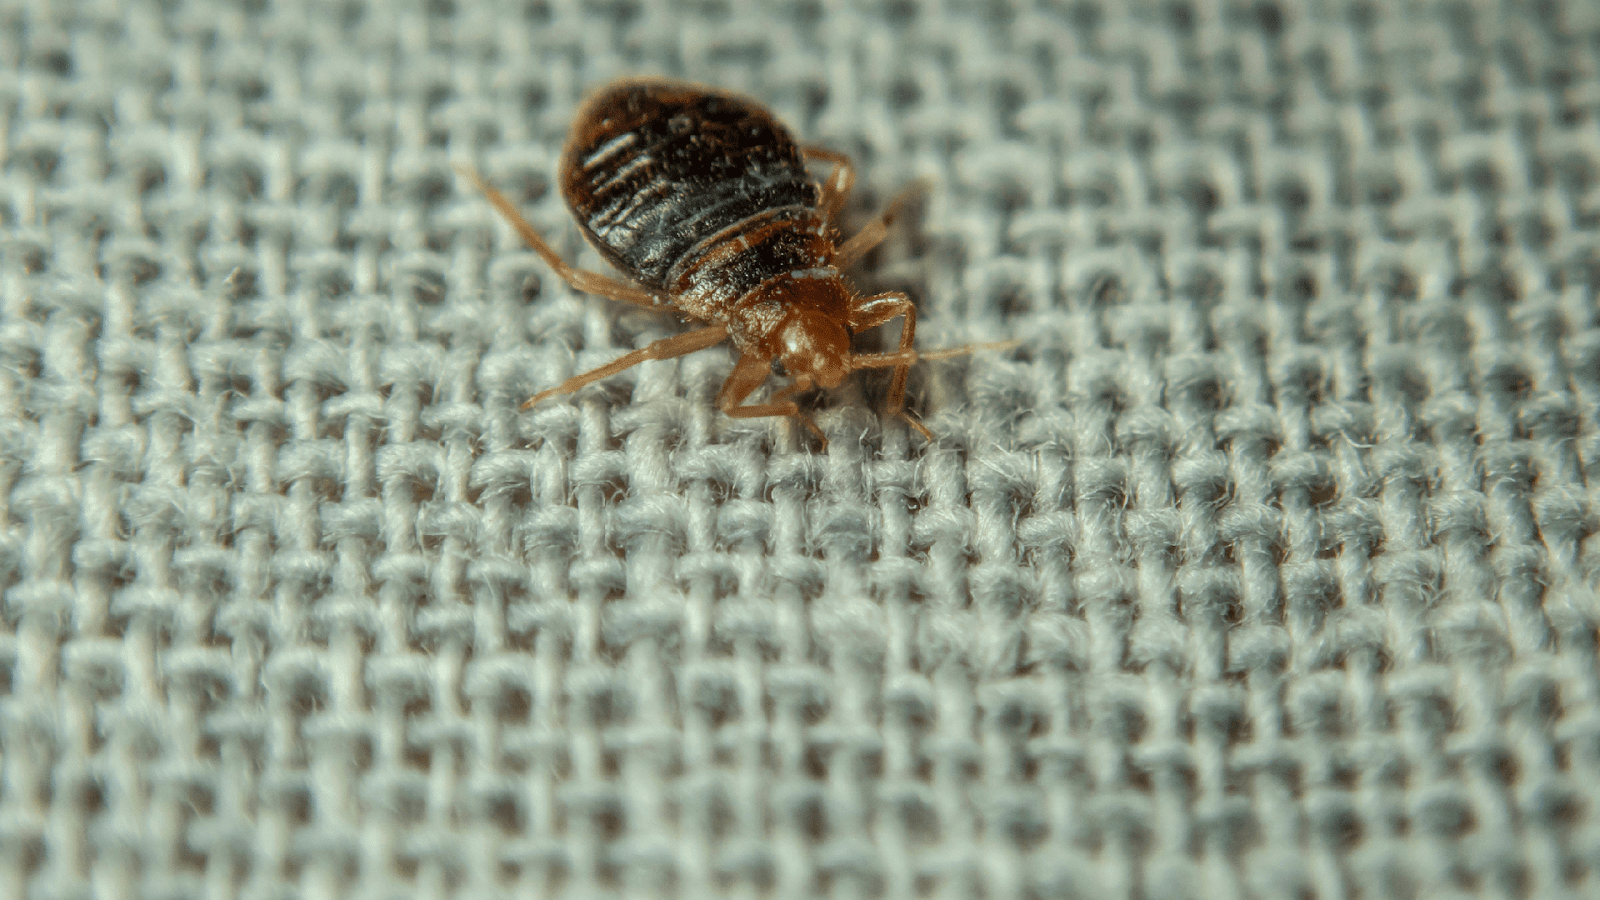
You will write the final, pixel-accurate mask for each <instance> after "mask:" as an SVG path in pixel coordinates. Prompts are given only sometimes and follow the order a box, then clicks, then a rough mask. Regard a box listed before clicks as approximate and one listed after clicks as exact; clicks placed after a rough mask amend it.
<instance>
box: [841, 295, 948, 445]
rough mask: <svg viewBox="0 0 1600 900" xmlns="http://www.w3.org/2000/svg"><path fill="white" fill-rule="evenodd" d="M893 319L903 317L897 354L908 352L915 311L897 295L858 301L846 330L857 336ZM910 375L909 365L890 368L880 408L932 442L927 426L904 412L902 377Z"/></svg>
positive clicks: (913, 333) (914, 328) (914, 329)
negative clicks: (903, 421) (884, 396)
mask: <svg viewBox="0 0 1600 900" xmlns="http://www.w3.org/2000/svg"><path fill="white" fill-rule="evenodd" d="M895 316H904V317H905V325H904V327H902V328H901V329H900V347H899V348H898V349H899V350H900V352H902V353H903V352H905V351H907V350H910V349H911V345H912V343H913V342H914V341H915V340H916V339H917V307H916V305H915V304H913V303H912V302H911V298H910V297H907V296H906V295H905V294H902V293H901V292H899V291H890V292H889V293H887V294H874V295H872V296H870V297H860V298H858V299H857V300H856V301H855V303H854V304H852V305H851V307H850V330H851V332H860V331H863V330H865V329H868V328H875V327H877V326H879V325H882V324H884V323H886V322H888V321H889V320H890V319H893V318H894V317H895ZM910 372H911V364H910V363H907V364H905V365H903V366H895V367H894V377H893V378H892V379H890V381H889V396H888V398H887V399H886V401H885V403H884V405H885V407H886V409H887V411H888V413H889V414H890V415H896V416H903V417H904V418H905V420H906V421H907V422H909V423H911V427H912V428H915V429H916V430H917V431H918V432H919V433H921V435H922V436H923V437H925V438H927V439H928V440H930V441H932V440H933V432H931V431H929V430H928V426H926V425H924V424H922V423H921V422H918V421H917V420H916V419H913V418H911V414H910V413H908V412H906V376H907V375H909V374H910Z"/></svg>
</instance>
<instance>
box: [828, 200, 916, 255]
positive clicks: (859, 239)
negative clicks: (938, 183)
mask: <svg viewBox="0 0 1600 900" xmlns="http://www.w3.org/2000/svg"><path fill="white" fill-rule="evenodd" d="M927 189H928V183H927V182H926V181H923V180H918V181H914V182H912V183H911V185H910V186H909V187H907V188H906V189H905V190H903V191H901V192H900V196H898V197H896V198H894V200H892V201H891V202H890V203H889V206H888V207H887V208H885V209H884V211H883V214H882V215H880V216H878V218H876V219H874V220H872V221H871V222H868V223H867V225H866V227H864V228H862V229H861V230H860V231H858V232H856V234H855V237H852V238H851V239H850V240H848V241H845V242H844V244H843V245H842V246H840V247H839V252H837V253H835V254H834V255H833V264H834V265H835V266H838V267H839V268H841V269H843V268H845V267H846V266H849V265H850V264H851V263H853V262H855V261H856V260H858V259H860V258H861V257H863V256H866V255H867V251H868V250H871V249H872V248H873V247H876V246H878V245H879V244H881V243H883V239H884V238H886V237H888V236H889V226H890V225H893V224H894V220H895V217H896V216H898V215H900V213H902V212H904V211H905V208H906V206H907V205H909V204H910V203H911V201H913V200H915V199H916V198H917V197H918V195H920V194H922V193H923V192H924V191H926V190H927Z"/></svg>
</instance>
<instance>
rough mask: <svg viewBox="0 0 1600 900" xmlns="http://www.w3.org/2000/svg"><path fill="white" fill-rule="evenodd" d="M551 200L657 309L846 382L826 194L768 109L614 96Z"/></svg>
mask: <svg viewBox="0 0 1600 900" xmlns="http://www.w3.org/2000/svg"><path fill="white" fill-rule="evenodd" d="M561 192H562V196H563V197H564V198H565V199H566V201H567V206H568V207H570V208H571V209H572V212H573V214H574V215H575V216H576V217H577V219H578V222H579V224H580V225H581V226H582V227H583V230H584V234H585V236H586V237H588V239H589V241H590V242H591V243H592V244H593V245H594V246H595V247H597V248H598V249H599V250H600V252H601V253H602V254H603V255H605V256H606V258H607V259H608V260H609V261H610V262H611V263H612V264H613V265H615V266H616V267H617V268H618V269H620V270H622V271H623V272H626V273H628V274H629V275H631V276H633V277H634V279H635V280H636V281H637V282H638V283H639V284H640V285H641V286H643V287H645V288H647V289H649V290H651V291H653V292H656V293H657V295H658V297H660V298H662V300H663V302H665V303H670V305H671V306H673V307H675V308H676V309H678V310H679V311H680V312H682V313H684V314H685V315H688V316H692V317H694V318H696V319H700V320H701V321H704V322H715V323H722V324H726V325H727V326H728V336H729V337H730V338H731V339H732V340H733V343H734V346H736V347H737V348H738V349H739V351H740V352H741V353H746V354H755V355H757V356H767V357H769V358H770V357H778V358H780V359H782V361H783V363H784V366H785V368H786V369H787V370H788V371H789V372H790V373H791V374H794V375H800V376H803V375H805V374H809V375H811V377H812V378H813V379H814V380H815V381H816V382H817V383H819V384H821V385H822V386H823V387H833V386H835V385H837V384H838V383H839V381H841V380H842V379H843V378H844V375H845V374H846V372H847V371H848V369H847V367H846V365H845V359H846V358H847V357H848V356H849V354H850V334H849V332H848V330H847V329H846V328H845V327H844V326H843V325H841V323H843V322H846V321H847V320H848V314H849V302H850V298H851V294H852V293H853V292H852V291H850V290H849V288H848V287H847V286H846V285H845V282H844V278H843V276H842V275H840V273H839V271H838V269H836V268H834V266H833V257H834V253H835V247H834V243H833V240H832V239H831V238H830V237H829V236H828V234H827V223H825V222H824V221H823V214H822V209H821V201H822V189H821V187H820V186H819V185H818V184H817V181H816V180H815V179H814V178H813V177H812V176H811V173H810V172H809V171H808V170H807V169H806V163H805V158H804V156H803V155H802V154H801V152H800V148H799V147H798V146H797V145H796V144H795V141H794V139H793V138H792V137H791V136H790V135H789V132H788V131H787V130H786V129H785V128H784V127H783V126H782V125H781V124H779V123H778V122H777V121H776V120H775V119H773V117H772V116H771V115H770V114H768V113H767V111H766V110H764V109H762V108H761V107H759V106H757V105H756V104H754V103H752V102H750V101H748V100H746V99H744V98H742V97H736V96H730V95H726V94H717V93H711V92H708V91H705V90H700V89H696V88H693V87H689V86H686V85H673V84H663V83H658V82H629V83H624V84H620V85H617V86H614V87H612V88H611V89H609V90H607V91H604V92H602V93H601V94H599V95H598V96H596V97H595V98H594V99H593V100H591V101H590V102H589V104H588V105H587V106H586V107H585V108H584V110H583V112H581V113H580V114H579V115H578V117H577V119H576V121H575V122H574V123H573V132H572V138H571V139H570V140H569V141H568V143H567V147H566V150H565V152H564V153H563V154H562V163H561ZM775 351H776V352H775ZM807 353H809V354H810V356H811V358H810V359H807V358H805V356H806V354H807Z"/></svg>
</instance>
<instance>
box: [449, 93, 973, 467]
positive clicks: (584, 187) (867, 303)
mask: <svg viewBox="0 0 1600 900" xmlns="http://www.w3.org/2000/svg"><path fill="white" fill-rule="evenodd" d="M808 159H810V160H812V161H822V162H826V163H831V164H832V165H833V167H834V170H833V173H832V175H831V176H830V177H829V178H828V179H827V181H825V182H823V183H820V184H819V183H818V182H817V181H816V180H815V179H814V178H813V177H812V176H811V174H810V172H809V171H808V170H807V168H806V162H807V160H808ZM463 173H464V174H466V175H467V176H468V177H469V178H471V179H472V180H473V181H474V183H476V184H477V186H478V187H479V188H480V189H481V190H482V191H483V192H484V194H485V195H486V196H487V197H488V198H489V201H490V202H491V203H492V204H493V205H494V206H495V208H496V209H497V210H499V212H500V213H501V214H502V215H503V216H505V218H506V219H507V221H509V222H510V223H511V225H512V226H513V227H514V228H515V229H516V230H517V232H518V233H519V234H520V235H521V236H522V238H523V240H525V241H527V243H528V245H529V246H531V247H532V248H533V249H534V250H535V251H536V252H537V253H538V254H539V255H540V256H541V257H543V258H544V260H545V261H546V262H547V263H549V264H550V266H551V267H552V268H553V269H555V271H556V273H557V274H558V275H560V276H561V277H562V278H563V279H565V280H566V281H567V283H568V284H570V285H572V286H573V287H574V288H577V289H578V290H581V291H586V292H589V293H594V294H599V295H601V296H605V297H610V298H611V299H614V300H620V301H624V302H627V303H633V304H635V305H638V306H643V307H647V308H651V309H662V310H675V311H677V312H679V313H682V314H683V315H685V316H687V317H689V318H692V319H697V320H699V321H700V322H703V323H706V327H703V328H698V329H694V330H691V331H687V332H684V333H683V334H679V335H675V336H673V337H669V338H664V339H662V340H659V341H656V342H654V343H652V344H650V345H648V346H646V347H643V348H640V349H638V350H635V351H633V352H632V353H628V354H624V355H623V356H622V357H620V358H618V359H617V360H615V361H613V362H611V363H609V364H607V365H604V366H601V367H599V368H597V369H594V370H591V371H589V372H585V373H583V374H581V375H576V376H574V377H572V378H569V379H567V380H566V381H565V382H563V383H562V384H560V385H558V386H556V387H554V388H551V389H550V390H547V391H544V392H541V393H540V394H537V395H535V396H534V397H533V398H532V399H531V400H529V401H528V403H527V404H526V406H532V405H533V404H535V403H538V402H539V401H540V400H543V399H544V398H546V397H549V396H552V395H554V394H564V393H569V392H571V391H575V390H577V389H578V388H581V387H583V386H584V385H586V384H589V383H591V382H594V381H597V380H599V379H601V378H605V377H607V376H609V375H614V374H616V373H617V372H621V371H623V370H625V369H627V368H630V367H632V366H634V365H637V364H639V363H641V362H643V361H645V360H647V359H671V358H674V357H677V356H682V355H684V354H687V353H691V352H694V351H695V350H700V349H704V348H706V347H710V346H713V345H715V344H718V343H720V342H721V341H723V340H732V341H733V343H734V346H735V347H737V348H738V350H739V352H740V357H739V361H738V363H737V364H736V365H735V366H734V370H733V372H732V373H731V374H730V375H729V376H728V379H727V381H726V382H725V383H724V384H723V386H722V391H721V393H720V394H719V395H718V398H717V405H718V407H719V408H721V409H722V411H723V412H725V413H727V414H728V415H730V416H735V417H738V418H755V417H762V416H791V417H795V418H798V419H800V420H801V421H802V422H804V423H805V424H806V425H807V426H809V427H810V428H811V429H812V430H813V431H817V429H816V426H815V425H812V424H811V422H810V421H809V420H808V419H806V418H805V417H804V416H803V415H802V414H801V413H800V411H799V409H798V407H796V405H795V403H794V402H793V401H792V400H789V399H788V398H789V397H790V396H791V395H793V394H795V393H797V392H799V391H802V390H806V389H808V388H810V387H811V386H813V385H818V386H821V387H825V388H831V387H834V386H836V385H838V384H839V383H840V382H841V381H843V380H844V378H845V376H846V375H848V374H849V373H850V372H852V371H855V370H859V369H866V368H887V367H892V368H894V370H895V371H894V376H893V379H892V380H891V382H890V386H889V395H888V402H887V406H888V409H889V411H890V412H891V413H893V414H897V415H905V413H904V410H903V405H904V400H905V385H906V374H907V371H908V369H909V367H910V365H911V364H912V363H913V362H915V361H916V360H917V359H919V358H920V359H930V358H939V357H944V356H951V355H954V354H956V353H964V352H967V351H968V350H969V349H970V348H964V349H958V350H947V351H941V352H939V353H935V354H920V355H919V354H918V353H917V352H916V351H914V350H912V349H911V347H912V341H913V339H914V337H915V334H916V308H915V307H914V306H913V305H912V304H911V301H910V299H909V298H907V297H906V296H905V295H904V294H902V293H898V292H891V293H885V294H877V295H872V296H861V295H859V294H857V293H856V292H855V291H854V290H852V289H851V288H850V286H849V284H848V283H846V281H845V279H844V277H843V276H842V275H841V274H840V269H842V268H844V267H845V266H847V265H848V264H849V263H850V262H852V261H854V260H856V259H859V258H860V257H861V255H862V254H864V253H866V252H867V251H868V250H870V249H872V248H873V247H874V246H876V245H877V244H878V243H879V242H881V241H882V240H883V238H884V236H885V235H886V234H887V232H888V224H889V222H890V221H891V219H892V217H893V216H894V214H895V213H896V211H897V210H898V209H899V207H900V206H901V205H902V204H903V203H904V201H905V199H907V197H902V199H901V200H897V201H896V202H895V203H893V204H891V205H890V207H889V209H888V210H887V211H886V212H885V213H884V214H883V215H882V216H880V217H879V218H878V219H877V220H876V221H874V222H873V223H871V224H869V225H868V226H866V227H865V228H863V229H862V230H861V231H860V232H859V233H858V234H856V235H855V236H854V237H852V238H851V239H850V240H849V241H847V242H845V243H844V244H842V245H841V244H836V243H835V241H834V238H833V234H834V230H835V226H836V219H837V217H838V212H839V210H840V208H842V206H843V205H844V201H845V199H846V197H847V196H848V194H849V192H850V188H851V185H852V183H853V180H854V174H853V171H852V169H851V167H850V163H849V160H848V159H847V158H845V157H844V156H843V155H841V154H837V153H833V152H831V151H828V150H823V149H820V148H806V149H804V150H802V149H801V148H800V147H799V146H798V145H797V144H796V143H795V141H794V138H793V137H791V136H790V134H789V132H788V131H787V130H786V129H785V128H784V127H783V126H782V125H780V124H779V123H778V122H777V120H775V119H774V118H773V117H772V115H771V114H770V113H768V112H767V111H766V110H764V109H762V108H761V107H760V106H759V105H757V104H756V103H754V102H753V101H750V100H748V99H746V98H743V97H739V96H736V95H732V94H726V93H721V92H717V91H713V90H710V89H707V88H703V87H699V86H696V85H689V84H683V83H678V82H669V81H658V80H645V81H624V82H620V83H618V84H616V85H613V86H611V87H610V88H607V89H605V90H603V91H601V92H600V93H599V94H597V95H596V96H595V97H594V98H593V99H592V100H590V101H589V102H588V103H587V104H586V105H585V106H584V107H583V109H582V110H581V111H580V112H579V114H578V116H577V120H576V121H575V123H574V125H573V131H572V136H571V138H570V139H569V140H568V142H567V146H566V149H565V150H564V152H563V154H562V161H561V176H560V183H561V193H562V196H563V198H564V199H565V200H566V202H567V205H568V207H570V208H571V210H572V212H573V214H574V215H575V216H576V217H577V219H578V222H579V224H580V226H581V227H582V229H583V232H584V235H585V237H587V238H588V239H589V241H590V243H592V244H593V245H594V246H595V247H596V248H597V249H598V250H599V251H600V253H601V254H602V255H604V256H605V257H606V259H607V260H608V261H610V262H611V264H612V265H614V266H616V268H617V269H618V270H620V271H621V272H623V273H624V274H625V275H627V276H628V278H629V279H630V281H620V280H618V279H615V278H611V277H609V276H606V275H602V274H599V273H597V272H587V271H583V270H580V269H575V268H573V267H571V266H569V265H568V264H567V263H566V262H564V261H563V260H562V259H561V258H560V257H559V256H558V255H557V254H556V253H555V251H553V250H551V249H550V247H549V245H548V244H546V243H545V241H544V239H543V238H542V237H540V235H539V234H538V232H537V231H536V230H534V228H533V227H532V226H531V225H529V224H528V223H527V222H526V220H524V219H523V218H522V216H521V215H520V214H519V213H518V212H517V210H516V208H515V207H514V206H513V205H512V204H511V202H510V201H509V200H507V199H506V198H505V197H504V196H502V195H501V194H500V193H499V192H498V191H496V190H494V188H492V187H490V186H489V185H488V184H486V183H484V181H483V180H482V178H480V177H479V176H478V175H477V174H476V173H474V172H471V171H468V170H463ZM897 316H903V317H904V319H905V327H904V328H903V329H902V331H901V334H900V343H899V349H898V350H897V351H895V352H892V353H878V354H855V353H852V352H851V349H850V341H851V338H852V337H853V336H854V335H855V334H857V333H859V332H860V331H862V330H863V329H866V328H872V327H875V326H878V325H882V324H884V323H886V322H889V321H891V320H892V319H894V318H895V317H897ZM775 361H776V362H778V363H781V366H782V369H783V372H782V374H786V375H788V376H789V377H790V378H792V379H793V381H792V383H791V384H790V385H789V386H788V387H786V388H784V389H782V390H780V391H778V392H777V393H776V394H775V395H774V396H773V397H772V398H771V399H770V400H768V401H767V402H765V403H756V404H746V403H745V399H746V398H747V397H749V396H750V394H751V393H753V392H754V391H755V390H756V389H757V388H759V387H760V386H761V384H762V383H763V382H764V381H766V379H767V377H768V376H769V375H770V374H772V371H773V363H774V362H775ZM906 420H907V421H908V422H910V424H911V425H912V427H914V428H916V429H917V430H918V431H919V432H921V433H922V434H923V435H924V436H925V437H928V438H929V439H931V438H932V434H930V433H929V432H928V430H927V428H925V427H923V425H922V424H921V423H919V422H917V421H916V420H915V419H912V418H911V417H910V416H906ZM817 434H818V436H819V437H821V436H822V434H821V432H820V431H817ZM824 440H825V439H824Z"/></svg>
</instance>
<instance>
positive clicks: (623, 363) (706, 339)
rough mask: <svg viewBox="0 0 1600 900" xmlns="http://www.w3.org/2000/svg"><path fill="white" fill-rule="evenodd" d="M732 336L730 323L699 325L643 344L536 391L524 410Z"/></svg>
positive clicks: (524, 406)
mask: <svg viewBox="0 0 1600 900" xmlns="http://www.w3.org/2000/svg"><path fill="white" fill-rule="evenodd" d="M727 336H728V327H727V326H726V325H713V326H711V327H710V328H697V329H695V330H694V331H685V332H684V333H683V334H675V335H673V336H672V337H669V338H662V339H661V340H659V341H653V342H651V343H649V344H646V345H645V346H643V347H640V348H639V349H638V350H635V351H633V352H632V353H626V354H623V355H622V356H619V357H617V358H616V359H614V360H612V361H611V362H608V363H606V364H605V365H603V366H601V367H600V368H598V369H590V370H589V371H587V372H585V373H583V374H582V375H574V376H572V377H571V378H568V379H567V380H566V381H563V382H561V383H560V384H559V385H556V386H555V387H553V388H551V389H549V390H547V391H540V392H539V393H537V394H534V395H533V397H532V398H531V399H529V400H528V402H527V403H524V404H522V408H523V409H530V408H532V407H533V405H534V404H536V403H538V402H539V401H541V400H543V399H545V398H546V397H554V396H555V395H557V394H570V393H572V392H573V391H575V390H577V389H578V388H581V387H583V386H584V385H586V384H589V383H591V382H595V381H599V380H600V379H602V378H605V377H607V376H610V375H615V374H617V373H618V372H621V371H623V370H625V369H631V368H633V367H634V366H637V365H638V364H639V363H642V362H644V361H645V360H647V359H673V358H675V357H679V356H683V355H685V354H689V353H693V352H694V351H696V350H704V349H705V348H707V347H714V346H716V345H717V344H719V343H721V342H722V341H723V340H724V339H725V338H727Z"/></svg>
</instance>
